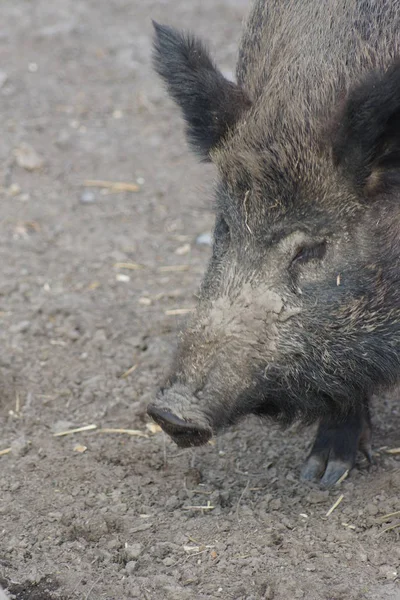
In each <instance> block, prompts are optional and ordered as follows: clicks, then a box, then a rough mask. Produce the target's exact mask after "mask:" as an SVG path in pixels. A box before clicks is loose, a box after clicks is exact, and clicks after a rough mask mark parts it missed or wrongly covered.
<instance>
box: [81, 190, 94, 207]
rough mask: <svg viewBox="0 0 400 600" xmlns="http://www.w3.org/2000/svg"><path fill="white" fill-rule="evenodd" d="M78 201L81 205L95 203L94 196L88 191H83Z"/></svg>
mask: <svg viewBox="0 0 400 600" xmlns="http://www.w3.org/2000/svg"><path fill="white" fill-rule="evenodd" d="M80 201H81V202H82V204H93V202H96V194H95V193H94V192H91V191H90V190H85V191H84V192H82V194H81V197H80Z"/></svg>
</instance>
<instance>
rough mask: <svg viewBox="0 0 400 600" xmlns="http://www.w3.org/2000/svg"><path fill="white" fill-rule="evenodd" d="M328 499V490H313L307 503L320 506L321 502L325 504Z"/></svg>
mask: <svg viewBox="0 0 400 600" xmlns="http://www.w3.org/2000/svg"><path fill="white" fill-rule="evenodd" d="M328 498H329V491H328V490H312V491H311V492H310V493H309V494H308V496H307V498H306V501H307V502H308V503H309V504H319V503H320V502H325V501H326V500H328Z"/></svg>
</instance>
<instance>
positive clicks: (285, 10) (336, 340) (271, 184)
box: [148, 0, 400, 486]
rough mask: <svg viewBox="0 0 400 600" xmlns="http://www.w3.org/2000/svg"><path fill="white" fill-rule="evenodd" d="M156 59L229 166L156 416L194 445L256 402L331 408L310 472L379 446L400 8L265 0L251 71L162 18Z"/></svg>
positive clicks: (273, 412) (276, 408)
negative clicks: (373, 421) (227, 71)
mask: <svg viewBox="0 0 400 600" xmlns="http://www.w3.org/2000/svg"><path fill="white" fill-rule="evenodd" d="M155 31H156V37H155V46H154V60H155V67H156V69H157V71H158V73H159V74H160V75H161V77H162V78H163V80H164V81H165V83H166V85H167V88H168V91H169V93H170V95H171V96H172V98H174V99H175V101H176V102H177V104H178V105H179V106H180V108H181V109H182V113H183V116H184V118H185V120H186V123H187V132H188V138H189V141H190V143H191V145H192V146H193V147H194V149H195V150H196V152H198V154H199V155H200V156H201V158H202V159H203V160H211V161H212V162H213V163H214V164H215V165H216V171H217V173H218V181H217V184H216V188H215V206H216V208H215V212H216V222H215V231H214V241H213V250H212V257H211V259H210V262H209V265H208V268H207V271H206V274H205V277H204V280H203V283H202V286H201V290H200V295H199V300H198V304H197V308H196V311H195V313H194V314H193V317H192V319H191V321H190V322H189V324H188V325H187V328H186V329H185V331H184V332H183V334H182V339H181V341H180V345H179V349H178V351H177V354H176V356H175V360H174V363H173V367H172V370H171V373H170V374H169V376H168V377H167V380H166V382H165V384H164V385H163V387H162V389H161V390H160V392H159V394H158V396H157V398H156V399H155V401H154V403H152V404H151V405H149V407H148V414H149V415H150V416H151V417H152V418H153V419H154V420H155V421H156V422H157V423H159V424H160V425H161V427H162V428H163V429H164V430H165V431H166V432H167V433H168V434H169V435H170V436H171V437H172V438H173V439H174V440H175V441H176V443H177V444H178V445H179V446H195V445H199V444H204V443H205V442H207V440H209V439H210V438H211V436H212V435H213V434H215V433H217V432H218V431H220V430H221V429H222V428H224V427H226V426H228V425H229V424H232V423H235V422H236V421H237V420H238V419H239V418H240V417H242V416H244V415H246V414H250V413H253V414H256V415H262V416H265V417H270V418H274V419H278V420H280V421H282V422H284V423H291V422H293V421H294V420H295V419H300V420H302V421H304V422H306V423H312V422H315V421H319V429H318V433H317V437H316V440H315V443H314V446H313V448H312V450H311V453H310V455H309V457H308V459H307V461H306V464H305V467H304V469H303V471H302V477H303V479H305V480H318V481H320V482H321V484H322V485H323V486H330V485H333V484H334V483H335V482H337V481H338V480H339V478H340V477H342V475H343V474H344V473H345V472H346V471H347V470H348V469H351V468H352V467H353V465H354V463H355V459H356V454H357V451H358V450H361V451H363V452H364V454H365V455H366V456H367V457H368V458H369V457H370V438H371V425H370V417H369V409H368V404H369V400H370V397H371V395H372V394H373V393H375V392H377V391H379V390H381V389H383V388H388V387H389V386H393V385H394V384H395V383H396V382H398V380H399V374H400V368H399V367H400V61H399V54H400V10H399V4H398V2H395V0H387V1H386V2H374V1H373V0H331V1H330V2H321V1H320V0H301V1H300V0H257V1H256V2H255V3H254V6H253V8H252V12H251V14H250V17H249V19H248V21H247V24H246V26H245V29H244V33H243V37H242V40H241V44H240V50H239V57H238V62H237V70H236V79H237V83H233V82H231V81H228V80H227V79H226V78H225V77H224V76H223V75H222V74H221V72H220V71H219V70H218V69H217V67H216V66H215V65H214V63H213V61H212V59H211V58H210V55H209V53H208V51H207V50H206V48H205V46H204V45H203V43H202V42H201V41H199V40H198V39H197V38H195V37H193V36H192V35H190V34H186V33H180V32H178V31H177V30H175V29H172V28H170V27H166V26H161V25H158V24H155Z"/></svg>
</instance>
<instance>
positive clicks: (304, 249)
mask: <svg viewBox="0 0 400 600" xmlns="http://www.w3.org/2000/svg"><path fill="white" fill-rule="evenodd" d="M325 253H326V241H325V240H324V241H323V242H319V243H318V244H310V245H305V246H301V247H300V248H297V250H296V253H295V255H294V257H293V259H292V263H291V264H292V265H295V264H296V265H297V264H305V263H307V262H309V261H310V260H312V259H319V260H321V259H322V258H323V257H324V256H325Z"/></svg>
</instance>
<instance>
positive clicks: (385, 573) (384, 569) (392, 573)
mask: <svg viewBox="0 0 400 600" xmlns="http://www.w3.org/2000/svg"><path fill="white" fill-rule="evenodd" d="M379 573H380V575H381V576H382V577H385V579H393V580H394V579H396V578H397V571H396V569H395V568H394V567H391V566H389V565H381V566H380V567H379Z"/></svg>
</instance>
